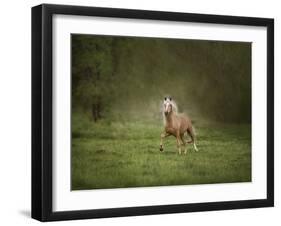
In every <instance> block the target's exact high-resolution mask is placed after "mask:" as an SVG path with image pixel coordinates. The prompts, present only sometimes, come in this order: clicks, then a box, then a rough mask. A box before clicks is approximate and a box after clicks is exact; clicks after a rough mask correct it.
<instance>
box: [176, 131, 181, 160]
mask: <svg viewBox="0 0 281 226" xmlns="http://www.w3.org/2000/svg"><path fill="white" fill-rule="evenodd" d="M176 138H177V146H178V152H179V154H180V155H181V140H180V139H181V138H180V134H179V133H177V136H176Z"/></svg>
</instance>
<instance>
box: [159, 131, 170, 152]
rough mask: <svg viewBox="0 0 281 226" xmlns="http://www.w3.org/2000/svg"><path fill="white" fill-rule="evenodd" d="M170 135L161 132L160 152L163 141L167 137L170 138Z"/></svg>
mask: <svg viewBox="0 0 281 226" xmlns="http://www.w3.org/2000/svg"><path fill="white" fill-rule="evenodd" d="M170 135H171V134H169V133H167V132H163V133H161V136H160V138H161V139H160V151H163V150H164V149H163V139H164V138H165V137H168V136H170Z"/></svg>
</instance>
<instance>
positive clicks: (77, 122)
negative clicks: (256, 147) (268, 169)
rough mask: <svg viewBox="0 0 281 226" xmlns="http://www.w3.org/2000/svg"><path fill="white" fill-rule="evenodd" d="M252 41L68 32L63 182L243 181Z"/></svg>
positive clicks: (105, 185)
mask: <svg viewBox="0 0 281 226" xmlns="http://www.w3.org/2000/svg"><path fill="white" fill-rule="evenodd" d="M251 56H252V52H251V43H250V42H230V41H208V40H189V39H170V38H151V37H125V36H103V35H86V34H72V35H71V80H72V85H71V96H72V97H71V102H72V105H71V189H72V190H88V189H109V188H110V189H113V188H132V187H149V186H171V185H196V184H213V183H234V182H251V104H252V103H251Z"/></svg>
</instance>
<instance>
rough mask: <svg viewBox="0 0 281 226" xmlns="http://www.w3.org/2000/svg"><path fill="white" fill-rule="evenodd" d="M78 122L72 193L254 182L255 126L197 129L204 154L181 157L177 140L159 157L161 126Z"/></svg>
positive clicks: (74, 136) (166, 144)
mask: <svg viewBox="0 0 281 226" xmlns="http://www.w3.org/2000/svg"><path fill="white" fill-rule="evenodd" d="M76 121H77V120H74V121H73V124H72V160H71V167H72V168H71V169H72V189H73V190H80V189H100V188H124V187H140V186H141V187H143V186H162V185H187V184H210V183H229V182H248V181H251V127H250V125H246V124H241V125H237V124H231V125H229V124H208V123H207V124H202V125H196V132H197V140H198V142H197V143H198V145H197V146H198V148H199V152H195V151H194V149H193V147H192V145H189V146H188V152H187V154H186V155H183V154H182V155H178V154H177V149H176V140H175V138H174V137H169V138H166V139H165V140H164V152H160V151H159V142H160V133H161V131H162V129H163V126H162V125H161V124H160V123H153V122H146V123H145V122H134V123H106V122H100V123H96V124H95V123H89V122H87V121H84V122H83V120H81V121H79V123H78V122H76Z"/></svg>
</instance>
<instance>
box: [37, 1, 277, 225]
mask: <svg viewBox="0 0 281 226" xmlns="http://www.w3.org/2000/svg"><path fill="white" fill-rule="evenodd" d="M55 14H63V15H81V16H98V17H113V18H128V19H129V18H133V19H146V20H162V21H182V22H196V23H212V24H227V25H231V24H232V25H247V26H262V27H266V28H267V198H266V199H258V200H241V201H226V202H209V203H195V204H189V203H187V204H170V205H160V206H142V207H129V208H109V209H93V210H81V211H76V210H73V211H63V212H54V211H53V210H52V198H53V196H52V136H53V134H52V129H53V128H52V123H53V121H52V120H53V118H52V109H53V108H52V104H53V102H52V98H53V94H52V81H53V79H52V18H53V15H55ZM270 206H274V20H273V19H268V18H253V17H237V16H219V15H204V14H190V13H177V12H160V11H144V10H132V9H117V8H97V7H83V6H66V5H50V4H43V5H39V6H35V7H33V8H32V218H34V219H37V220H40V221H56V220H73V219H86V218H105V217H121V216H135V215H149V214H168V213H180V212H195V211H210V210H228V209H242V208H257V207H270Z"/></svg>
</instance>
